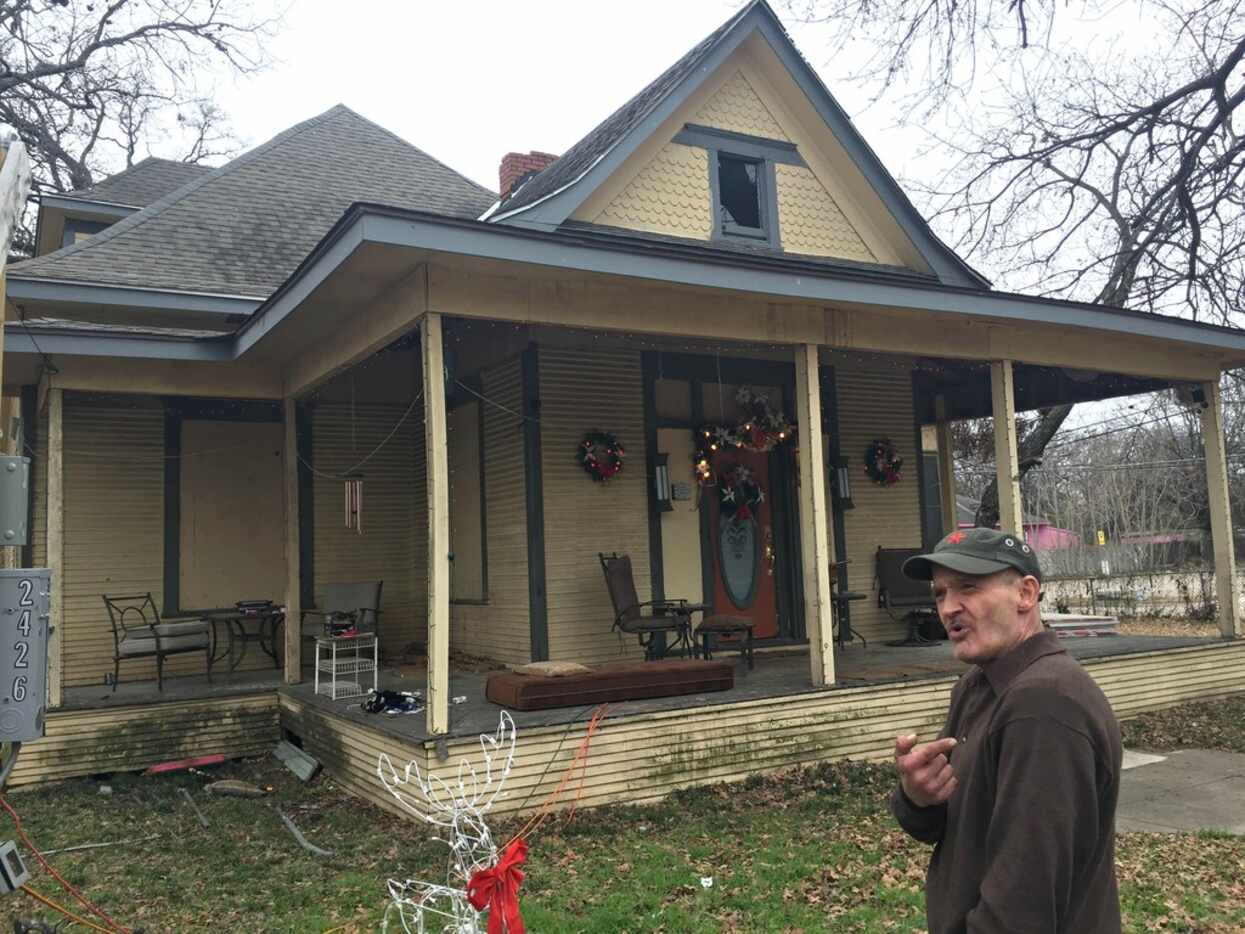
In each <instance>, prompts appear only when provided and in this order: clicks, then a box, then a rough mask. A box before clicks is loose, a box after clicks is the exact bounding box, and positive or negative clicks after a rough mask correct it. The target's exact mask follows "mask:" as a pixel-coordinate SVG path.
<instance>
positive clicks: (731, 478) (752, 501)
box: [718, 464, 765, 522]
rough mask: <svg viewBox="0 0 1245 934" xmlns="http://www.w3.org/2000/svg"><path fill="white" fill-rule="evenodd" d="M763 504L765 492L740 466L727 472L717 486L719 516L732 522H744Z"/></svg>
mask: <svg viewBox="0 0 1245 934" xmlns="http://www.w3.org/2000/svg"><path fill="white" fill-rule="evenodd" d="M763 502H765V492H764V491H763V490H762V489H761V487H760V485H759V484H758V483H757V482H756V480H755V479H753V476H752V471H751V470H750V469H748V468H747V467H744V466H743V465H742V464H740V465H739V466H737V467H735V468H733V469H732V470H729V471H727V473H726V475H725V476H724V477H723V478H722V482H721V483H720V484H718V507H719V509H720V511H721V514H722V515H724V516H726V517H727V518H728V519H730V520H732V521H734V522H746V521H747V520H749V519H751V518H752V515H753V512H754V511H755V510H756V508H757V507H758V506H760V505H761V504H762V503H763Z"/></svg>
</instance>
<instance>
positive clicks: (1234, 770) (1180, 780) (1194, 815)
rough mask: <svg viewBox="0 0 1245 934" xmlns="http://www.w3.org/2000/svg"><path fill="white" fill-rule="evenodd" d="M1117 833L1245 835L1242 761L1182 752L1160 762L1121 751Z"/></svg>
mask: <svg viewBox="0 0 1245 934" xmlns="http://www.w3.org/2000/svg"><path fill="white" fill-rule="evenodd" d="M1115 826H1116V829H1117V830H1119V831H1148V832H1151V833H1155V832H1158V833H1176V832H1183V831H1196V830H1226V831H1228V832H1229V833H1237V834H1245V755H1241V754H1239V753H1231V752H1212V751H1210V750H1205V749H1186V750H1183V751H1181V752H1172V753H1167V754H1166V755H1163V756H1147V755H1145V754H1141V753H1134V752H1131V751H1125V753H1124V773H1123V776H1122V778H1121V782H1120V803H1119V807H1118V808H1117V810H1116V822H1115Z"/></svg>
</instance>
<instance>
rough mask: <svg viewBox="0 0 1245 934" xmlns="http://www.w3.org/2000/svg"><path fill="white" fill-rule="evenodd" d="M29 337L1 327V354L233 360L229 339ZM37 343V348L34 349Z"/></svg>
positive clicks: (90, 334)
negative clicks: (2, 344) (2, 342)
mask: <svg viewBox="0 0 1245 934" xmlns="http://www.w3.org/2000/svg"><path fill="white" fill-rule="evenodd" d="M34 334H35V336H34V337H33V338H32V337H31V335H30V334H29V333H28V332H27V331H26V329H25V328H23V327H22V326H21V324H20V323H16V322H12V321H10V322H8V323H7V324H6V325H5V328H4V352H5V353H21V354H36V355H37V354H39V353H40V352H42V353H47V354H66V355H67V356H71V357H128V358H136V359H143V360H192V361H208V362H210V361H229V360H233V359H234V352H233V346H234V342H233V338H232V336H229V335H226V336H224V337H218V338H198V339H196V338H184V337H183V338H169V337H149V336H147V335H144V334H131V335H118V334H116V333H112V332H107V333H100V332H98V331H89V330H77V329H75V330H73V331H55V330H44V329H42V328H39V329H37V330H34ZM36 343H37V346H36Z"/></svg>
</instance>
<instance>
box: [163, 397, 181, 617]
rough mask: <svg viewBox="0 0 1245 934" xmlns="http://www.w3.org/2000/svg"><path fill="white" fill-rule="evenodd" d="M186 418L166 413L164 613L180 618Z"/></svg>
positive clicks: (168, 411)
mask: <svg viewBox="0 0 1245 934" xmlns="http://www.w3.org/2000/svg"><path fill="white" fill-rule="evenodd" d="M181 456H182V416H181V413H180V412H178V411H177V410H176V409H174V408H168V407H166V408H165V410H164V607H163V608H162V609H161V611H160V612H161V614H162V615H164V616H166V617H173V616H176V615H177V608H178V605H179V604H180V603H181V586H182V582H181V550H182V544H181V529H182V483H181V479H182V478H181V463H182V461H181Z"/></svg>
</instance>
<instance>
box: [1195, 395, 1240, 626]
mask: <svg viewBox="0 0 1245 934" xmlns="http://www.w3.org/2000/svg"><path fill="white" fill-rule="evenodd" d="M1202 392H1203V393H1205V396H1206V407H1205V408H1204V409H1202V448H1203V449H1204V450H1205V451H1206V489H1207V492H1208V493H1209V497H1208V499H1209V505H1210V530H1211V543H1212V545H1213V547H1214V549H1215V596H1216V600H1217V602H1218V604H1219V631H1220V632H1221V633H1223V635H1224V636H1225V637H1226V638H1229V639H1234V638H1237V637H1238V636H1241V635H1242V634H1243V633H1242V630H1241V612H1240V608H1239V607H1238V606H1237V602H1236V554H1235V550H1236V549H1235V545H1234V543H1233V540H1232V506H1231V503H1230V502H1229V500H1228V460H1227V454H1226V452H1225V450H1224V440H1223V398H1222V396H1221V394H1220V392H1219V383H1218V382H1213V383H1203V384H1202Z"/></svg>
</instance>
